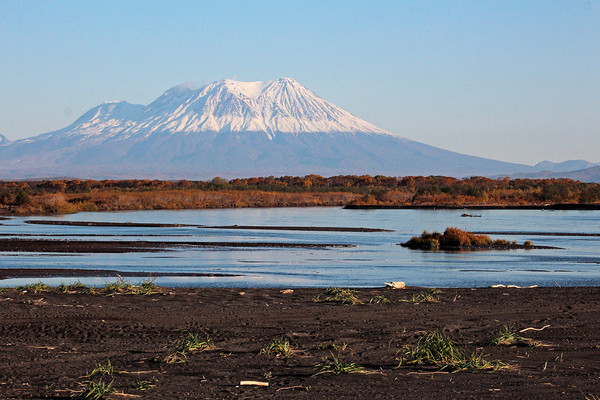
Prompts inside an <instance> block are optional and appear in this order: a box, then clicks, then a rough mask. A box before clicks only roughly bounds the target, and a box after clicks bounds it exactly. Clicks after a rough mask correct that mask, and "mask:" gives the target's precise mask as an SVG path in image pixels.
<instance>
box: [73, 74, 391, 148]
mask: <svg viewBox="0 0 600 400" xmlns="http://www.w3.org/2000/svg"><path fill="white" fill-rule="evenodd" d="M70 128H71V129H69V131H68V132H65V133H64V134H65V135H72V134H76V135H83V136H93V135H100V134H101V135H103V136H105V137H112V136H115V135H121V136H124V137H135V136H138V135H141V136H149V135H152V134H154V133H156V132H160V133H170V134H178V133H184V134H189V133H198V132H267V133H269V135H270V136H272V135H273V134H277V133H296V134H298V133H307V132H321V133H332V132H347V133H355V132H361V133H374V134H388V132H386V131H384V130H382V129H379V128H377V127H376V126H374V125H371V124H369V123H368V122H366V121H363V120H362V119H360V118H357V117H355V116H353V115H352V114H350V113H348V112H346V111H344V110H342V109H341V108H339V107H337V106H335V105H333V104H331V103H328V102H327V101H325V100H323V99H321V98H320V97H318V96H317V95H315V94H314V93H313V92H311V91H309V90H308V89H306V88H305V87H304V86H302V85H300V84H299V83H298V82H296V81H295V80H293V79H291V78H281V79H277V80H273V81H268V82H237V81H232V80H223V81H218V82H214V83H211V84H209V85H206V86H204V87H202V88H200V89H198V90H192V89H190V88H188V87H186V86H176V87H174V88H171V89H169V90H167V91H166V92H165V93H164V94H163V95H162V96H160V97H159V98H157V99H156V100H155V101H154V102H152V103H151V104H149V105H148V106H141V105H133V104H129V103H126V102H107V103H104V104H102V105H100V106H97V107H94V108H92V109H91V110H89V111H88V112H86V113H85V114H84V115H83V116H81V117H80V118H79V119H78V120H77V121H75V123H74V124H73V125H72V126H71V127H70Z"/></svg>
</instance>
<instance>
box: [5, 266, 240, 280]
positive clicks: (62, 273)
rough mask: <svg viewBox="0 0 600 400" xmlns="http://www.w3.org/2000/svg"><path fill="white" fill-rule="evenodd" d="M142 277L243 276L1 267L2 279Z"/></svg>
mask: <svg viewBox="0 0 600 400" xmlns="http://www.w3.org/2000/svg"><path fill="white" fill-rule="evenodd" d="M119 275H120V276H122V277H126V278H127V277H133V278H134V277H141V278H154V277H160V276H170V277H193V276H213V277H225V276H242V275H236V274H213V273H195V272H189V273H188V272H176V273H175V272H173V273H171V272H143V271H117V270H110V269H81V268H0V280H3V279H11V278H40V279H41V278H63V277H64V278H88V277H114V278H117V277H118V276H119Z"/></svg>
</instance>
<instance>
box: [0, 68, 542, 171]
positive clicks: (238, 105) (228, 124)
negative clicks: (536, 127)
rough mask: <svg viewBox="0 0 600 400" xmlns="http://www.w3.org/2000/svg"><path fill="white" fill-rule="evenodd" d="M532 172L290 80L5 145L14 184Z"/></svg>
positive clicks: (104, 114) (205, 90)
mask: <svg viewBox="0 0 600 400" xmlns="http://www.w3.org/2000/svg"><path fill="white" fill-rule="evenodd" d="M529 168H530V167H528V166H525V165H520V164H511V163H505V162H500V161H494V160H489V159H484V158H479V157H473V156H467V155H463V154H459V153H455V152H451V151H447V150H442V149H439V148H436V147H433V146H429V145H426V144H422V143H419V142H415V141H412V140H408V139H405V138H401V137H398V136H394V135H392V134H390V133H389V132H387V131H384V130H383V129H380V128H378V127H376V126H374V125H372V124H370V123H368V122H366V121H364V120H362V119H360V118H357V117H355V116H353V115H352V114H350V113H348V112H347V111H344V110H342V109H341V108H339V107H337V106H335V105H333V104H331V103H329V102H327V101H325V100H323V99H321V98H320V97H318V96H317V95H316V94H314V93H313V92H311V91H310V90H308V89H306V88H305V87H304V86H302V85H300V84H299V83H298V82H296V81H295V80H293V79H290V78H280V79H276V80H273V81H268V82H238V81H233V80H223V81H218V82H214V83H211V84H209V85H206V86H204V87H202V88H200V89H192V88H190V87H187V86H185V85H180V86H176V87H174V88H172V89H169V90H167V91H166V92H165V93H164V94H163V95H161V96H160V97H158V98H157V99H156V100H155V101H153V102H152V103H151V104H149V105H147V106H143V105H136V104H129V103H127V102H107V103H104V104H101V105H99V106H97V107H94V108H92V109H91V110H89V111H88V112H86V113H85V114H84V115H82V116H81V117H80V118H79V119H77V120H76V121H75V122H74V123H73V124H71V125H70V126H68V127H66V128H63V129H60V130H58V131H54V132H49V133H45V134H42V135H39V136H36V137H33V138H28V139H22V140H17V141H14V142H9V143H1V142H0V178H5V179H15V178H35V177H50V176H72V177H79V178H95V179H103V178H160V179H208V178H211V177H215V176H221V177H249V176H269V175H275V176H279V175H306V174H319V175H340V174H371V175H376V174H383V175H430V174H435V175H449V176H466V175H498V174H510V173H514V172H522V171H527V170H528V169H529Z"/></svg>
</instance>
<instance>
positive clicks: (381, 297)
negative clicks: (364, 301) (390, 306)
mask: <svg viewBox="0 0 600 400" xmlns="http://www.w3.org/2000/svg"><path fill="white" fill-rule="evenodd" d="M389 302H390V299H388V298H387V297H385V296H384V295H379V296H375V297H373V298H372V299H371V300H370V301H369V303H372V304H384V303H389Z"/></svg>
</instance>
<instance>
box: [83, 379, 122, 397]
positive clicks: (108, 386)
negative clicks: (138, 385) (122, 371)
mask: <svg viewBox="0 0 600 400" xmlns="http://www.w3.org/2000/svg"><path fill="white" fill-rule="evenodd" d="M112 384H113V381H111V382H110V383H106V382H103V381H102V378H100V380H99V381H97V382H94V381H91V382H89V383H87V384H86V385H83V389H82V392H81V393H79V395H78V396H77V398H78V399H85V400H100V399H106V398H107V396H109V395H110V394H111V393H112V392H114V391H115V390H114V389H113V387H112Z"/></svg>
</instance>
